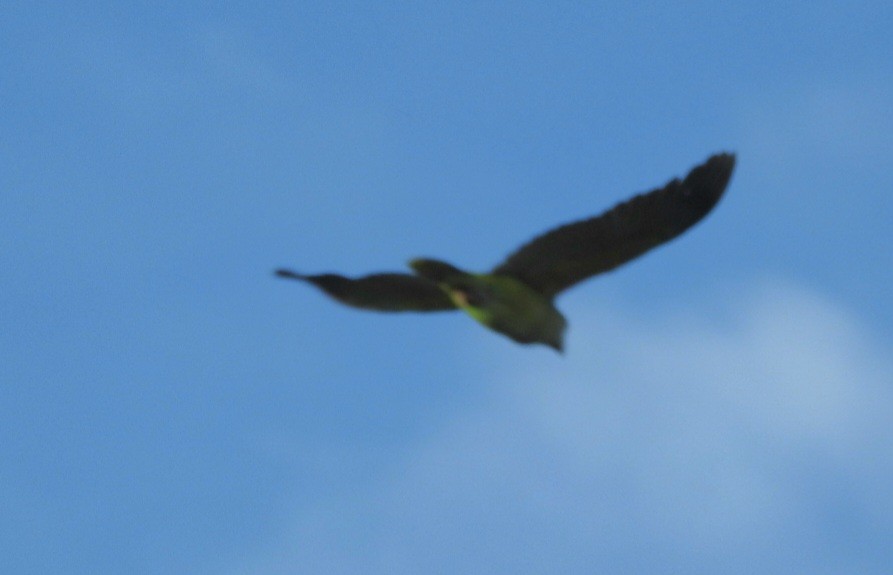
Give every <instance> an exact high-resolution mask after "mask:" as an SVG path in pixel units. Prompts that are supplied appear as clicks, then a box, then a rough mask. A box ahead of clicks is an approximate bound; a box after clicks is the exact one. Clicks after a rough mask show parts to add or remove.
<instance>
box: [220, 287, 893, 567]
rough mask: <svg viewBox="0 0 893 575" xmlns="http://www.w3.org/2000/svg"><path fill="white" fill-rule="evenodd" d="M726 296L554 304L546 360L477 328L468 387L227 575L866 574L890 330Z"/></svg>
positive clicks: (878, 499) (793, 292)
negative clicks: (459, 410)
mask: <svg viewBox="0 0 893 575" xmlns="http://www.w3.org/2000/svg"><path fill="white" fill-rule="evenodd" d="M733 307H734V311H733V312H729V313H725V314H724V315H723V316H722V317H707V316H706V315H701V314H700V313H699V312H697V311H686V312H681V313H676V314H668V315H666V316H663V317H648V318H643V317H636V316H635V315H633V314H630V313H626V312H624V311H621V310H617V309H610V308H608V307H602V308H597V309H593V310H590V311H589V312H588V313H584V314H582V317H581V314H580V313H578V312H576V311H575V312H574V313H573V317H574V322H573V327H574V334H573V337H572V341H573V347H572V349H570V350H569V355H568V356H567V357H566V358H564V359H562V360H559V359H557V358H554V359H553V358H551V357H550V356H548V355H547V354H546V353H537V352H535V351H534V350H530V349H526V350H525V349H516V348H509V347H508V346H504V345H503V346H499V345H498V343H502V342H494V345H493V346H492V347H491V348H490V349H486V350H484V351H485V353H487V354H492V355H489V357H490V358H493V357H494V356H495V357H496V362H495V363H494V364H493V370H492V371H491V372H490V373H489V374H487V375H485V380H492V381H494V383H493V387H492V391H493V393H492V394H491V395H490V396H489V398H488V400H487V401H486V402H485V403H483V404H481V405H478V406H477V407H476V408H475V409H474V410H471V411H469V412H466V413H464V414H462V415H461V417H458V418H456V419H455V420H454V421H452V422H451V424H450V425H448V426H446V427H445V428H444V429H443V430H442V431H441V433H440V434H439V435H438V436H437V437H434V438H429V439H428V440H426V441H423V442H421V443H420V445H418V446H417V449H415V450H413V451H412V454H411V457H409V459H408V460H402V461H395V466H394V469H393V474H392V475H391V476H390V477H388V478H385V479H382V480H379V481H376V482H374V483H372V484H370V483H369V482H366V481H362V479H361V480H360V481H359V482H357V483H354V484H353V485H351V486H350V489H345V490H344V491H343V492H339V493H338V494H337V496H334V497H332V498H329V499H327V500H325V501H320V502H319V503H318V505H317V506H316V507H314V508H313V509H310V510H306V513H305V514H303V515H302V517H300V518H299V519H298V520H297V525H296V527H295V528H294V529H293V530H290V531H288V532H287V533H286V534H284V535H283V539H282V540H281V541H280V542H278V543H277V545H275V546H273V548H271V549H268V550H267V552H266V553H265V554H264V558H263V559H262V560H259V561H256V562H252V563H250V564H248V565H247V566H246V568H245V569H243V570H240V571H238V572H239V573H257V574H261V573H262V574H267V573H286V572H294V571H300V572H305V573H307V572H325V573H377V572H381V573H404V572H405V573H426V572H444V573H452V572H461V573H469V572H471V573H474V572H495V573H543V572H570V573H575V572H580V573H583V572H585V573H591V572H605V571H607V572H618V571H620V572H623V571H630V570H632V571H637V572H650V573H670V572H693V571H694V572H724V573H729V572H749V573H752V572H763V573H765V572H785V573H787V572H791V571H792V570H793V571H795V572H842V571H840V570H839V569H836V567H835V566H836V565H837V566H839V565H846V566H848V567H849V568H850V570H849V571H847V572H860V569H861V570H862V571H861V572H872V569H875V570H876V571H877V572H880V571H881V566H882V565H883V564H885V563H884V561H888V560H889V559H890V558H891V552H890V551H888V550H886V547H883V548H882V547H872V544H871V543H867V544H865V543H863V544H858V543H857V541H858V540H859V535H858V534H859V533H864V532H872V533H874V534H877V532H878V530H881V531H884V530H886V531H888V533H887V535H890V536H893V525H891V521H890V517H891V516H893V494H891V492H890V490H889V485H890V481H891V479H893V463H891V461H890V457H889V456H890V453H891V449H890V448H891V447H893V426H891V425H890V421H893V417H891V416H893V395H891V391H893V387H891V384H893V364H891V361H890V359H888V358H889V357H891V353H890V352H891V345H890V342H878V341H875V339H874V338H873V336H872V334H870V333H869V332H868V331H867V330H866V329H865V328H864V326H862V325H861V324H860V323H859V321H858V320H857V319H856V318H854V317H853V315H852V314H851V313H849V312H848V311H847V310H845V309H842V308H841V307H840V306H838V305H836V304H835V303H834V302H831V301H828V300H827V299H825V298H822V297H821V296H818V295H816V294H814V293H811V292H809V291H808V290H804V289H802V288H799V287H797V286H792V285H789V284H785V283H780V282H764V283H762V284H759V285H756V286H755V287H753V288H752V289H750V290H748V291H747V293H746V294H745V295H743V296H741V297H739V298H737V300H736V301H735V302H734V306H733ZM586 337H588V338H589V339H585V338H586ZM848 532H850V533H849V534H848ZM875 539H883V537H876V538H875ZM866 545H867V547H866ZM792 567H793V569H792Z"/></svg>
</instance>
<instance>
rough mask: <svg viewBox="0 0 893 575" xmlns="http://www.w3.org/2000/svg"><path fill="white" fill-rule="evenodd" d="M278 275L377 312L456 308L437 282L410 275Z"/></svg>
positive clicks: (288, 271)
mask: <svg viewBox="0 0 893 575" xmlns="http://www.w3.org/2000/svg"><path fill="white" fill-rule="evenodd" d="M276 275H277V276H279V277H283V278H289V279H296V280H301V281H305V282H307V283H310V284H313V285H315V286H316V287H318V288H319V289H321V290H322V291H324V292H325V293H327V294H328V295H330V296H332V297H333V298H335V299H336V300H338V301H340V302H341V303H343V304H346V305H349V306H353V307H358V308H362V309H371V310H377V311H440V310H450V309H456V306H455V305H454V304H453V302H452V301H451V300H450V298H449V297H447V295H446V294H445V293H444V292H443V290H441V289H440V288H439V287H437V284H435V283H434V282H431V281H428V280H426V279H424V278H421V277H418V276H414V275H409V274H372V275H368V276H365V277H360V278H355V279H352V278H346V277H344V276H340V275H337V274H320V275H304V274H299V273H297V272H293V271H291V270H276Z"/></svg>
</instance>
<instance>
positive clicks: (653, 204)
mask: <svg viewBox="0 0 893 575" xmlns="http://www.w3.org/2000/svg"><path fill="white" fill-rule="evenodd" d="M734 167H735V156H734V154H730V153H720V154H716V155H714V156H711V157H710V158H708V159H707V161H705V162H704V163H703V164H701V165H699V166H696V167H694V168H693V169H692V170H691V171H690V172H689V173H688V175H687V176H685V178H684V179H681V180H680V179H678V178H676V179H673V180H671V181H669V182H668V183H667V184H666V185H665V186H663V187H661V188H657V189H655V190H651V191H649V192H645V193H642V194H639V195H637V196H634V197H633V198H631V199H629V200H627V201H625V202H622V203H620V204H617V205H616V206H614V207H613V208H611V209H610V210H608V211H606V212H604V213H603V214H601V215H598V216H595V217H591V218H588V219H584V220H580V221H577V222H572V223H569V224H565V225H563V226H559V227H557V228H555V229H553V230H550V231H548V232H546V233H544V234H542V235H540V236H538V237H536V238H534V239H533V240H531V241H529V242H528V243H526V244H525V245H523V246H521V247H520V248H519V249H518V250H517V251H515V252H514V253H513V254H511V255H509V257H508V258H507V259H506V260H505V261H503V262H502V263H501V264H499V265H498V266H496V267H495V268H494V269H493V270H492V271H490V272H489V273H472V272H467V271H464V270H461V269H459V268H457V267H455V266H453V265H451V264H448V263H446V262H443V261H439V260H435V259H428V258H419V259H414V260H412V261H410V262H409V267H410V268H412V270H413V272H414V273H413V274H408V273H376V274H371V275H367V276H363V277H358V278H348V277H345V276H342V275H338V274H332V273H327V274H318V275H306V274H301V273H297V272H294V271H292V270H288V269H279V270H276V275H278V276H279V277H283V278H290V279H296V280H300V281H303V282H307V283H310V284H312V285H314V286H316V287H317V288H319V289H321V290H322V291H324V292H325V293H326V294H328V295H329V296H331V297H333V298H334V299H336V300H337V301H339V302H341V303H343V304H346V305H349V306H353V307H357V308H361V309H369V310H377V311H385V312H399V311H416V312H426V311H448V310H456V309H461V310H463V311H465V312H466V313H468V315H470V316H471V317H473V318H474V319H475V320H477V321H478V322H480V323H482V324H483V325H485V326H486V327H488V328H490V329H492V330H495V331H497V332H499V333H501V334H503V335H505V336H507V337H509V338H511V339H513V340H514V341H516V342H518V343H524V344H529V343H540V344H545V345H547V346H549V347H551V348H553V349H555V350H557V351H558V352H561V351H562V349H563V347H564V331H565V329H566V327H567V320H565V319H564V316H563V315H561V312H559V311H558V309H557V308H556V307H555V305H554V301H555V298H556V296H558V294H560V293H561V292H563V291H564V290H566V289H568V288H569V287H571V286H573V285H574V284H576V283H578V282H581V281H583V280H585V279H587V278H589V277H592V276H594V275H597V274H600V273H603V272H606V271H609V270H612V269H614V268H616V267H618V266H620V265H621V264H624V263H626V262H628V261H630V260H632V259H635V258H636V257H638V256H640V255H642V254H644V253H645V252H647V251H649V250H651V249H652V248H655V247H657V246H659V245H661V244H664V243H666V242H668V241H670V240H672V239H673V238H675V237H677V236H679V235H680V234H682V232H684V231H685V230H687V229H688V228H690V227H691V226H693V225H694V224H696V223H697V222H699V221H700V220H701V219H702V218H703V217H704V216H706V215H707V214H708V213H709V212H710V210H712V209H713V207H714V206H715V205H716V203H717V202H718V201H719V199H720V198H721V197H722V195H723V192H724V191H725V189H726V186H727V185H728V183H729V180H730V179H731V177H732V171H733V169H734Z"/></svg>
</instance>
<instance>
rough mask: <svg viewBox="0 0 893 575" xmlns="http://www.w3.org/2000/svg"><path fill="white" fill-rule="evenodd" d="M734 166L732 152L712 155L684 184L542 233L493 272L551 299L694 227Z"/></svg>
mask: <svg viewBox="0 0 893 575" xmlns="http://www.w3.org/2000/svg"><path fill="white" fill-rule="evenodd" d="M734 167H735V156H734V155H733V154H725V153H724V154H717V155H715V156H712V157H710V158H709V159H708V160H707V161H706V162H704V163H703V164H701V165H700V166H697V167H695V168H694V169H692V170H691V172H689V174H688V176H686V177H685V179H684V180H679V179H674V180H672V181H671V182H669V183H668V184H667V185H666V186H664V187H662V188H659V189H656V190H652V191H650V192H646V193H644V194H640V195H638V196H635V197H634V198H632V199H630V200H628V201H626V202H623V203H621V204H618V205H617V206H615V207H614V208H612V209H610V210H608V211H607V212H605V213H604V214H602V215H600V216H596V217H593V218H590V219H587V220H582V221H579V222H574V223H571V224H567V225H564V226H561V227H559V228H556V229H554V230H551V231H549V232H546V233H545V234H543V235H541V236H539V237H537V238H535V239H533V240H532V241H530V242H529V243H527V244H526V245H524V246H523V247H521V248H520V249H519V250H518V251H516V252H515V253H514V254H512V255H511V256H509V257H508V258H507V259H506V260H505V262H503V263H502V264H500V265H499V266H498V267H497V268H496V269H495V270H493V273H494V274H502V275H507V276H511V277H514V278H516V279H518V280H521V281H522V282H524V283H525V284H527V285H529V286H530V287H532V288H534V289H535V290H537V291H539V292H540V293H542V294H543V295H545V296H546V297H550V298H551V297H554V296H555V295H556V294H558V293H559V292H560V291H562V290H564V289H567V288H568V287H570V286H572V285H574V284H575V283H577V282H580V281H582V280H584V279H586V278H588V277H591V276H593V275H596V274H599V273H602V272H606V271H608V270H611V269H613V268H615V267H617V266H619V265H621V264H623V263H626V262H628V261H630V260H632V259H633V258H636V257H637V256H640V255H642V254H643V253H645V252H647V251H648V250H650V249H652V248H654V247H656V246H659V245H661V244H663V243H665V242H667V241H669V240H671V239H673V238H675V237H676V236H678V235H680V234H681V233H682V232H684V231H685V230H687V229H688V228H690V227H691V226H693V225H694V224H695V223H697V222H698V221H699V220H700V219H701V218H703V217H704V216H706V215H707V214H708V213H709V212H710V210H711V209H713V206H715V205H716V203H717V202H718V201H719V199H720V197H722V194H723V192H724V191H725V189H726V186H727V185H728V183H729V179H730V178H731V177H732V170H733V169H734Z"/></svg>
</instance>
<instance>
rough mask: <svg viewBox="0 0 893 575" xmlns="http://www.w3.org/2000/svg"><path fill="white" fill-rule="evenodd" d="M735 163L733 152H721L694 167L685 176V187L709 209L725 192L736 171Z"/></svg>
mask: <svg viewBox="0 0 893 575" xmlns="http://www.w3.org/2000/svg"><path fill="white" fill-rule="evenodd" d="M735 163H736V157H735V154H734V153H733V152H720V153H717V154H714V155H712V156H710V157H709V158H707V161H705V162H704V163H703V164H701V165H699V166H696V167H694V168H692V170H691V171H690V172H689V173H688V175H687V176H686V177H685V181H684V182H683V183H684V185H685V187H686V188H687V189H688V190H690V193H691V194H692V197H693V198H701V200H702V201H703V202H704V203H705V205H704V209H705V210H707V211H709V210H710V209H711V208H712V207H713V206H714V205H715V204H716V202H718V201H719V199H720V198H721V197H722V195H723V193H725V191H726V188H727V187H728V185H729V181H730V180H731V179H732V172H734V171H735ZM699 203H700V202H699Z"/></svg>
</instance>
